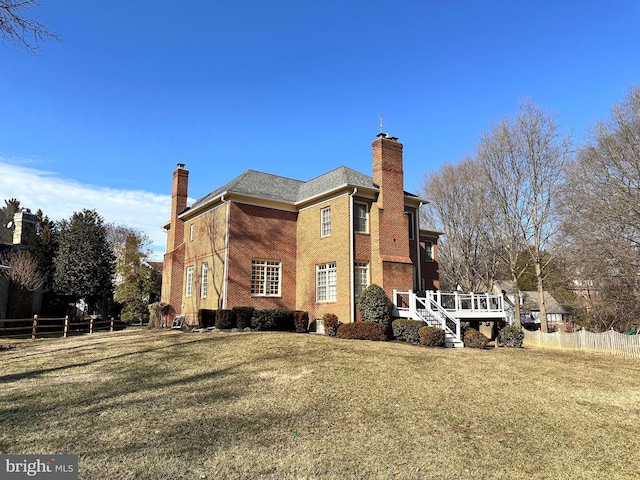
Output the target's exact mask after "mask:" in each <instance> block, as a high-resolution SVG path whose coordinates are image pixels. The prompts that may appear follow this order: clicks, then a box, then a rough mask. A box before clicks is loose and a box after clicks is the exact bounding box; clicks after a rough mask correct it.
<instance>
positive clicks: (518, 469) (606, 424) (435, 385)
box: [0, 330, 640, 480]
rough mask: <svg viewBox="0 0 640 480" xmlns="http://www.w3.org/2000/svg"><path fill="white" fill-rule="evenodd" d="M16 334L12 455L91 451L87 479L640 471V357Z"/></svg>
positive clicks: (288, 337)
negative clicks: (36, 337) (18, 337)
mask: <svg viewBox="0 0 640 480" xmlns="http://www.w3.org/2000/svg"><path fill="white" fill-rule="evenodd" d="M7 342H9V341H4V343H3V341H2V340H0V345H3V344H4V345H6V344H7ZM11 343H12V344H14V345H15V348H12V349H9V350H2V351H0V365H1V366H2V372H1V373H0V452H1V453H3V454H6V453H12V454H46V453H59V454H61V453H66V454H77V455H79V469H80V478H81V479H109V480H111V479H134V478H135V479H183V478H184V479H203V478H207V479H226V478H238V479H245V478H246V479H254V478H274V479H275V478H277V479H294V478H295V479H305V478H306V479H314V478H322V479H369V478H373V479H377V478H380V479H428V478H437V479H447V478H455V479H461V478H473V479H475V478H509V479H510V478H514V479H531V478H534V479H538V478H548V479H601V478H605V479H607V480H611V479H617V478H639V477H640V361H638V360H635V359H628V358H623V357H614V356H607V355H597V354H586V353H581V352H576V353H568V352H557V351H553V350H524V349H518V350H515V349H499V350H483V351H480V350H472V349H429V348H423V347H416V346H410V345H406V344H403V343H377V342H366V341H355V340H339V339H335V338H327V337H322V336H317V335H302V334H292V333H181V332H174V331H148V330H132V331H124V332H118V333H112V334H108V333H104V334H95V335H92V336H82V337H73V338H69V339H53V340H51V339H50V340H38V341H36V342H31V341H24V342H16V341H11Z"/></svg>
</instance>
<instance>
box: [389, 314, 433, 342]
mask: <svg viewBox="0 0 640 480" xmlns="http://www.w3.org/2000/svg"><path fill="white" fill-rule="evenodd" d="M424 326H425V323H424V322H423V321H422V320H408V319H406V318H397V319H395V320H394V321H393V322H392V323H391V327H392V328H393V336H394V337H396V338H397V339H398V340H402V341H403V342H409V343H416V344H418V343H420V335H419V333H418V331H419V330H420V329H421V328H423V327H424Z"/></svg>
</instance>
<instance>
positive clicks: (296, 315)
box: [293, 310, 309, 333]
mask: <svg viewBox="0 0 640 480" xmlns="http://www.w3.org/2000/svg"><path fill="white" fill-rule="evenodd" d="M293 321H294V323H295V324H296V333H307V332H308V331H309V312H306V311H304V310H296V311H295V312H293Z"/></svg>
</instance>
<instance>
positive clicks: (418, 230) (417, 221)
mask: <svg viewBox="0 0 640 480" xmlns="http://www.w3.org/2000/svg"><path fill="white" fill-rule="evenodd" d="M422 205H424V203H422V202H420V205H418V209H417V210H416V219H415V220H414V223H415V224H416V225H415V229H416V234H415V237H416V253H417V255H416V258H417V259H418V282H417V284H418V286H417V288H416V290H422V269H421V268H420V266H421V265H422V259H421V258H420V209H421V208H422Z"/></svg>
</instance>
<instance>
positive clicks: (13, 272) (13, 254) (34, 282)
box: [0, 250, 46, 292]
mask: <svg viewBox="0 0 640 480" xmlns="http://www.w3.org/2000/svg"><path fill="white" fill-rule="evenodd" d="M0 264H3V265H5V266H8V267H9V268H8V269H6V270H5V269H3V270H2V272H3V273H4V274H5V275H6V276H7V278H9V280H11V282H13V283H15V284H16V285H18V286H20V287H21V288H24V289H25V290H29V291H32V292H33V291H35V290H37V289H39V288H40V287H42V285H44V282H45V280H46V275H45V274H44V273H43V272H42V271H41V269H40V265H39V264H38V261H37V260H36V258H35V257H33V256H32V255H31V254H30V253H29V252H27V251H26V250H17V251H10V252H4V253H3V254H2V255H1V256H0Z"/></svg>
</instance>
